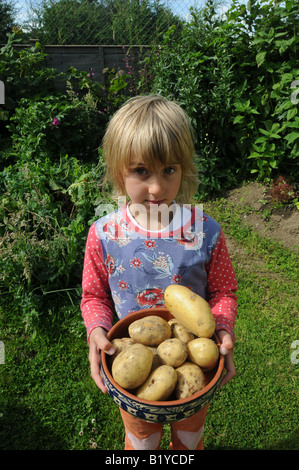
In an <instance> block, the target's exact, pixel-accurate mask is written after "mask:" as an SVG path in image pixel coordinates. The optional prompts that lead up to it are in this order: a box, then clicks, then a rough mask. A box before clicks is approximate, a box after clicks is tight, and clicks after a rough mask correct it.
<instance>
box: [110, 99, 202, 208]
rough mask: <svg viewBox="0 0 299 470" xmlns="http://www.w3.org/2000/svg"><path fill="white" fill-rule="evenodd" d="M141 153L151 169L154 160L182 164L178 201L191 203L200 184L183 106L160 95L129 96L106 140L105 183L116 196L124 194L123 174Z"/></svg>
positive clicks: (115, 116) (112, 120)
mask: <svg viewBox="0 0 299 470" xmlns="http://www.w3.org/2000/svg"><path fill="white" fill-rule="evenodd" d="M135 155H138V156H140V158H142V160H143V162H144V163H145V164H146V165H148V166H149V168H154V167H155V162H156V161H157V159H158V160H160V162H161V163H163V164H165V165H168V164H171V163H174V162H176V163H180V164H181V168H182V181H181V187H180V190H179V193H178V196H177V199H176V200H177V201H178V202H182V203H183V202H190V201H191V198H192V196H193V194H194V192H195V191H196V190H197V187H198V178H197V169H196V166H195V151H194V139H193V130H192V127H191V125H190V122H189V119H188V117H187V115H186V113H185V112H184V111H183V109H182V108H181V107H180V106H179V105H178V104H176V103H175V102H173V101H169V100H167V99H166V98H164V97H162V96H160V95H149V96H137V97H134V98H131V99H129V100H128V101H126V102H125V104H124V105H123V106H122V107H121V108H120V109H119V110H118V111H117V112H116V114H115V115H114V116H113V118H112V119H111V121H110V122H109V124H108V127H107V130H106V133H105V136H104V139H103V157H104V160H105V162H106V176H105V179H104V184H105V183H109V184H112V188H113V192H114V194H113V195H114V196H115V197H117V196H121V195H124V194H125V189H124V185H123V180H122V173H123V172H124V171H125V170H126V169H127V168H129V165H130V162H131V160H132V158H133V156H135Z"/></svg>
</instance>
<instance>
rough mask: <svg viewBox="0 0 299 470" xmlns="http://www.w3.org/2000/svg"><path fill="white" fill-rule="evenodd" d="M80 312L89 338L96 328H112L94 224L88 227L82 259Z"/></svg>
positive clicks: (107, 284) (110, 304) (98, 241)
mask: <svg viewBox="0 0 299 470" xmlns="http://www.w3.org/2000/svg"><path fill="white" fill-rule="evenodd" d="M81 312H82V317H83V320H84V324H85V326H86V329H87V336H88V337H89V335H90V333H91V332H92V330H93V329H94V328H96V327H98V326H101V327H102V328H105V330H107V331H109V330H110V328H111V326H112V317H113V313H112V312H113V302H112V299H111V294H110V288H109V283H108V273H107V269H106V266H105V263H104V259H103V251H102V245H101V241H100V240H99V238H98V236H97V234H96V228H95V224H93V225H92V226H91V227H90V230H89V233H88V237H87V242H86V248H85V257H84V267H83V276H82V300H81Z"/></svg>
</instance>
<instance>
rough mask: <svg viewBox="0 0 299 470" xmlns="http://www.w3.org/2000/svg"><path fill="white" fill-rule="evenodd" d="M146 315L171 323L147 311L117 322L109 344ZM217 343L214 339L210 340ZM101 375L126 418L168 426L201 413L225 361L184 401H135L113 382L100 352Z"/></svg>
mask: <svg viewBox="0 0 299 470" xmlns="http://www.w3.org/2000/svg"><path fill="white" fill-rule="evenodd" d="M148 315H158V316H160V317H162V318H164V319H165V320H167V321H168V320H170V319H171V318H173V316H172V315H171V314H170V313H169V311H168V310H166V308H150V309H144V310H139V311H137V312H134V313H130V314H129V315H128V316H126V317H125V318H123V319H122V320H119V321H118V322H117V323H116V324H115V325H114V326H113V327H112V328H111V330H110V331H109V333H108V336H107V338H108V339H109V340H110V341H111V340H113V339H115V338H123V337H125V336H129V335H128V327H129V325H130V324H131V323H132V322H133V321H135V320H138V319H139V318H143V317H145V316H148ZM213 339H214V340H217V339H216V337H214V338H213ZM101 355H102V358H101V359H102V367H101V373H102V377H103V380H104V383H105V386H106V388H107V390H108V393H109V395H110V396H111V397H112V398H113V400H114V401H115V403H117V405H118V406H120V407H121V408H122V409H123V410H125V411H127V412H128V413H129V414H131V415H133V416H136V417H137V418H140V419H143V420H145V421H150V422H154V423H171V422H174V421H180V420H182V419H185V418H189V417H190V416H192V415H194V414H195V413H196V412H198V411H200V410H201V409H202V408H203V407H204V406H205V405H207V404H208V403H209V402H210V401H211V400H212V398H213V396H214V394H215V392H216V390H217V388H218V386H219V383H220V380H221V377H222V373H223V369H224V357H223V356H222V355H220V356H219V362H218V366H217V367H216V368H215V369H213V371H210V372H206V377H207V380H208V384H207V386H206V387H205V388H203V389H202V390H200V391H199V392H197V393H195V394H194V395H192V396H191V397H188V398H184V399H183V400H170V401H149V400H143V399H140V398H137V397H136V396H135V395H133V394H132V393H130V392H128V391H127V390H124V389H123V388H121V387H120V386H119V385H118V384H117V383H116V382H115V380H114V379H113V377H112V375H111V373H110V370H109V366H108V364H109V356H108V355H106V354H105V353H104V352H103V351H102V353H101Z"/></svg>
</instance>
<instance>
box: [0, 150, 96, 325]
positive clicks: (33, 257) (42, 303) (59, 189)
mask: <svg viewBox="0 0 299 470" xmlns="http://www.w3.org/2000/svg"><path fill="white" fill-rule="evenodd" d="M100 161H101V160H100ZM0 176H1V180H0V181H1V193H2V194H1V199H0V220H1V221H2V222H1V224H0V237H1V246H0V255H1V256H0V266H1V276H0V286H1V290H2V301H4V300H5V299H6V300H7V299H10V298H11V296H13V297H14V302H15V305H18V308H19V309H20V312H21V315H22V320H23V321H24V322H25V323H26V324H27V327H28V328H30V329H31V330H36V329H38V328H40V327H41V325H42V323H43V322H47V321H51V315H52V314H53V313H54V312H56V311H57V309H59V308H60V307H61V305H62V304H63V303H64V302H66V301H67V302H70V301H71V299H72V298H78V295H79V293H80V286H81V275H82V263H83V253H84V246H85V242H86V236H87V230H88V227H89V225H90V224H91V223H92V221H93V220H95V218H96V216H95V206H96V205H97V204H98V203H99V202H100V201H101V198H102V196H101V192H100V187H99V184H100V180H101V178H102V176H103V165H102V164H99V165H97V166H95V165H90V164H89V165H82V164H80V163H79V161H78V160H77V159H76V158H74V157H68V156H64V157H61V158H60V160H59V162H57V163H56V164H55V163H53V161H51V160H50V159H41V158H40V159H38V158H37V159H36V160H31V161H27V160H26V159H24V160H23V161H21V160H20V161H19V164H18V165H13V166H10V167H7V168H5V170H4V171H3V172H2V173H1V175H0ZM56 319H57V317H56Z"/></svg>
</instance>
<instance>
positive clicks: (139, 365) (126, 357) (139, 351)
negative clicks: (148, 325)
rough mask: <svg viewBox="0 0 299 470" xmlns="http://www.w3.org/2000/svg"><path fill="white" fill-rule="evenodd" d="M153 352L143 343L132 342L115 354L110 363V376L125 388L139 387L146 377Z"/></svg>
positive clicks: (149, 369)
mask: <svg viewBox="0 0 299 470" xmlns="http://www.w3.org/2000/svg"><path fill="white" fill-rule="evenodd" d="M152 362H153V354H152V352H151V351H150V350H149V348H147V347H146V346H144V345H143V344H138V343H136V344H132V345H131V346H128V347H127V348H126V349H124V350H123V351H122V352H120V353H119V354H118V356H116V358H115V359H114V361H113V364H112V370H111V372H112V377H113V378H114V380H115V382H117V383H118V385H120V386H121V387H122V388H125V389H126V390H130V389H134V388H137V387H139V386H140V385H141V384H143V382H145V380H146V379H147V377H148V375H149V373H150V371H151V367H152Z"/></svg>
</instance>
